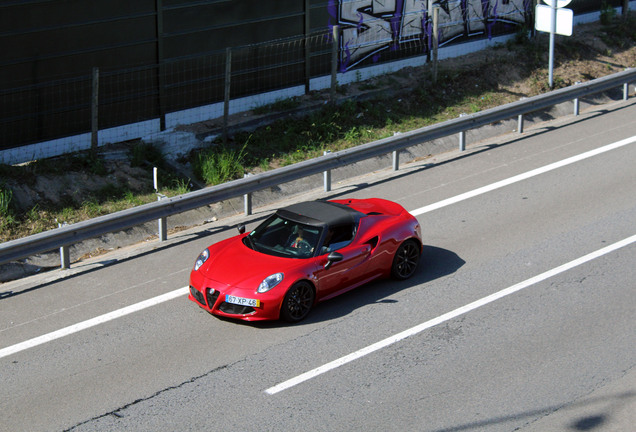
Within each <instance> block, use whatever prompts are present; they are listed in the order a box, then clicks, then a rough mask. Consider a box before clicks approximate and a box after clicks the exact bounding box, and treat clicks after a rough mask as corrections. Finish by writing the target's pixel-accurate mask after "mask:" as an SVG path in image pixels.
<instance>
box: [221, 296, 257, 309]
mask: <svg viewBox="0 0 636 432" xmlns="http://www.w3.org/2000/svg"><path fill="white" fill-rule="evenodd" d="M225 302H226V303H232V304H235V305H241V306H251V307H260V305H261V301H260V300H258V299H249V298H244V297H236V296H233V295H228V294H226V296H225Z"/></svg>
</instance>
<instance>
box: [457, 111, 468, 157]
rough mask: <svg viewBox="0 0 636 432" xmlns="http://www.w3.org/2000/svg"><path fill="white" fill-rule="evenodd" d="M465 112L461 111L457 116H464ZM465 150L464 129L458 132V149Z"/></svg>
mask: <svg viewBox="0 0 636 432" xmlns="http://www.w3.org/2000/svg"><path fill="white" fill-rule="evenodd" d="M465 115H466V114H464V113H462V114H460V115H459V116H460V117H464V116H465ZM464 150H466V131H461V132H460V133H459V151H464Z"/></svg>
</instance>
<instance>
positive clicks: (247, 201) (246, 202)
mask: <svg viewBox="0 0 636 432" xmlns="http://www.w3.org/2000/svg"><path fill="white" fill-rule="evenodd" d="M251 175H252V174H251V173H246V174H244V175H243V178H247V177H249V176H251ZM243 211H244V212H245V216H249V215H251V214H252V194H251V193H250V192H248V193H246V194H245V195H243Z"/></svg>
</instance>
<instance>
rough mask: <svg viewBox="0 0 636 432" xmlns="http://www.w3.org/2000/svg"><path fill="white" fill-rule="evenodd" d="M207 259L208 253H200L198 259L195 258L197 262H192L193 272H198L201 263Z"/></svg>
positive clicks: (207, 251)
mask: <svg viewBox="0 0 636 432" xmlns="http://www.w3.org/2000/svg"><path fill="white" fill-rule="evenodd" d="M208 258H210V251H209V250H207V249H205V250H204V251H203V252H201V255H199V258H197V260H196V261H195V262H194V271H197V270H199V268H201V266H202V265H203V263H204V262H206V261H207V260H208Z"/></svg>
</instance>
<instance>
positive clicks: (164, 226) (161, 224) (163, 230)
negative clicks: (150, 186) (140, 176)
mask: <svg viewBox="0 0 636 432" xmlns="http://www.w3.org/2000/svg"><path fill="white" fill-rule="evenodd" d="M152 178H153V180H154V185H155V194H156V195H157V201H161V200H162V199H165V198H168V197H167V196H165V195H164V194H162V193H159V182H158V180H157V167H154V168H153V169H152ZM157 232H158V235H159V241H166V240H167V239H168V218H166V217H162V218H159V219H158V220H157Z"/></svg>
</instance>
